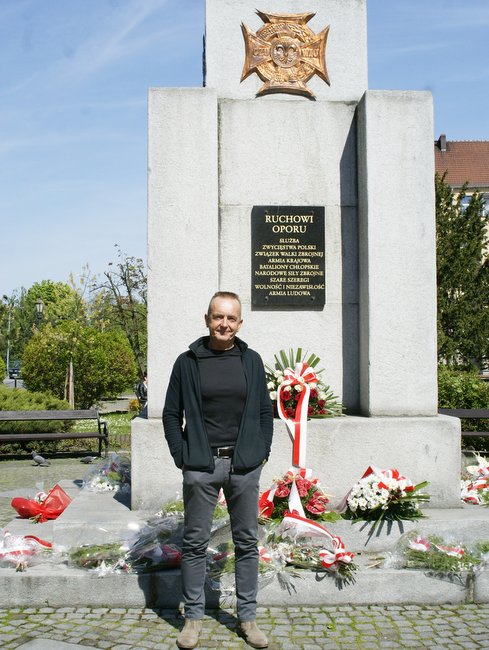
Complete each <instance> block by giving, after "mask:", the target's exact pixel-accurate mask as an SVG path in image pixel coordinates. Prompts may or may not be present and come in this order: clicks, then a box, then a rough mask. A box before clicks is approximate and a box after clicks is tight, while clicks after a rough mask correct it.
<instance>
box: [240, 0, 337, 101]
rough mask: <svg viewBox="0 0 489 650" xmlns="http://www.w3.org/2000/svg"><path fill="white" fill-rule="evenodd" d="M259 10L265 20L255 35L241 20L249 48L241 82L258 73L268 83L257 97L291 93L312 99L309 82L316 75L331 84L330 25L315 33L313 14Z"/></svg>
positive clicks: (247, 47)
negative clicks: (311, 23)
mask: <svg viewBox="0 0 489 650" xmlns="http://www.w3.org/2000/svg"><path fill="white" fill-rule="evenodd" d="M256 13H257V14H258V15H259V16H260V18H261V19H262V20H263V22H264V23H265V24H264V25H263V26H262V27H260V29H259V30H258V31H257V32H256V34H255V33H253V32H252V31H251V30H250V29H249V27H247V26H246V25H245V24H243V23H241V31H242V32H243V38H244V42H245V50H246V53H245V63H244V67H243V73H242V75H241V81H244V79H246V78H247V77H249V76H250V75H251V74H253V73H254V72H256V74H257V75H258V76H259V77H260V79H261V80H262V81H264V82H265V83H264V85H263V86H262V87H261V88H260V90H259V91H258V92H257V96H259V95H266V94H268V93H292V94H296V95H304V96H306V97H309V98H310V99H314V93H313V92H312V91H311V90H310V89H309V88H308V87H307V86H306V82H307V81H309V79H311V77H313V76H314V75H315V74H317V76H318V77H320V78H321V79H322V80H323V81H325V82H326V83H327V84H328V86H329V85H331V84H330V81H329V77H328V72H327V70H326V43H327V39H328V33H329V25H328V26H327V27H325V29H323V31H322V32H320V33H319V34H315V33H314V32H313V31H312V30H311V29H310V28H309V27H308V26H307V23H308V22H309V21H310V20H311V18H312V17H313V16H315V15H316V14H314V13H307V14H266V13H264V12H262V11H257V12H256Z"/></svg>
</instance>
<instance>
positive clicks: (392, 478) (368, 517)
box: [343, 467, 430, 528]
mask: <svg viewBox="0 0 489 650" xmlns="http://www.w3.org/2000/svg"><path fill="white" fill-rule="evenodd" d="M427 485H428V483H427V482H426V481H423V482H422V483H418V484H417V485H414V484H413V483H412V482H411V481H410V480H409V479H408V478H406V477H405V476H402V475H401V474H400V473H399V471H398V470H397V469H390V470H383V469H378V468H375V467H369V468H368V469H367V470H366V472H365V473H364V475H363V476H362V478H361V479H360V480H359V481H358V482H357V483H355V485H354V486H353V487H352V488H351V490H350V491H349V493H348V494H347V496H346V497H345V501H346V509H345V510H344V512H343V517H344V519H351V520H353V521H362V520H363V521H373V522H374V528H375V527H376V526H377V525H378V524H380V522H381V521H382V520H390V521H393V520H394V521H395V520H401V519H405V520H416V519H420V518H421V517H424V515H423V513H422V512H421V510H420V504H422V503H426V502H427V501H429V498H430V497H429V495H428V494H423V493H420V490H422V489H423V488H425V487H426V486H427Z"/></svg>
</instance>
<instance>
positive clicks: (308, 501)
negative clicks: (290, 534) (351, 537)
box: [258, 468, 340, 523]
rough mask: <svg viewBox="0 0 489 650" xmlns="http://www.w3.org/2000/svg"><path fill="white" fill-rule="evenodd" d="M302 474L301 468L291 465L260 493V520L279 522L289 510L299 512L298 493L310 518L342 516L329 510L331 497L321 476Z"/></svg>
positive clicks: (324, 518)
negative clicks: (270, 485) (323, 489)
mask: <svg viewBox="0 0 489 650" xmlns="http://www.w3.org/2000/svg"><path fill="white" fill-rule="evenodd" d="M303 474H304V472H303V471H302V470H298V469H297V468H292V469H290V470H289V471H288V472H287V473H286V474H284V476H283V477H282V478H280V479H278V480H276V481H275V483H274V484H273V486H272V487H271V488H270V489H269V490H266V491H265V492H263V493H262V494H261V496H260V499H259V502H258V513H259V517H260V521H261V523H266V522H268V521H273V522H280V521H282V519H283V518H284V516H285V515H286V514H288V513H289V512H292V511H294V510H297V511H298V510H299V508H294V498H297V495H298V497H299V499H300V503H301V504H302V508H303V511H304V514H305V515H306V517H307V518H308V519H314V520H316V521H335V520H336V519H338V518H340V517H339V515H338V514H337V513H335V512H331V511H327V509H326V506H327V504H328V503H329V499H328V497H327V496H326V494H325V493H324V492H323V491H322V490H321V487H320V484H319V481H318V479H317V478H314V477H309V478H306V476H304V475H303Z"/></svg>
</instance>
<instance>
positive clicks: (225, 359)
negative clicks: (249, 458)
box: [197, 345, 246, 447]
mask: <svg viewBox="0 0 489 650" xmlns="http://www.w3.org/2000/svg"><path fill="white" fill-rule="evenodd" d="M197 358H198V362H199V373H200V386H201V394H202V410H203V413H204V421H205V425H206V429H207V434H208V437H209V442H210V444H211V447H227V446H233V445H234V444H235V443H236V439H237V437H238V431H239V425H240V422H241V416H242V414H243V410H244V405H245V401H246V378H245V375H244V371H243V365H242V363H241V352H240V350H239V348H238V347H237V346H236V345H235V346H234V347H233V348H232V349H231V350H212V349H211V348H207V347H200V348H199V350H198V352H197Z"/></svg>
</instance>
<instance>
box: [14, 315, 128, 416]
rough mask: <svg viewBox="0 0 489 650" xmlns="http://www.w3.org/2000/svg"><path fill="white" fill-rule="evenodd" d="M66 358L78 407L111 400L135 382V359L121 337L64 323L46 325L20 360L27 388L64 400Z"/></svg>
mask: <svg viewBox="0 0 489 650" xmlns="http://www.w3.org/2000/svg"><path fill="white" fill-rule="evenodd" d="M70 359H72V362H73V372H74V405H75V407H76V408H90V407H91V406H93V405H94V404H96V403H97V402H99V401H100V400H101V399H102V398H103V397H114V396H116V395H117V393H118V392H120V391H122V390H124V389H125V388H127V387H128V386H131V385H132V384H133V383H134V381H135V379H136V375H137V372H136V365H135V362H134V356H133V354H132V350H131V348H130V346H129V344H128V342H127V339H126V337H125V336H124V334H123V333H122V332H99V331H97V330H96V329H95V328H93V327H87V326H85V325H80V324H77V323H75V322H73V321H72V322H68V321H67V322H64V323H60V324H59V325H58V326H57V327H54V326H53V325H51V324H50V323H47V324H46V325H45V326H44V327H43V328H42V329H41V330H39V331H37V332H36V333H35V334H34V335H33V336H32V338H31V340H30V341H29V343H28V344H27V345H26V347H25V350H24V354H23V357H22V376H23V379H24V382H25V385H26V387H27V388H28V389H29V390H35V391H44V392H50V393H51V394H52V395H54V396H55V397H58V398H60V399H66V398H67V396H68V384H67V369H68V368H69V366H70Z"/></svg>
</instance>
